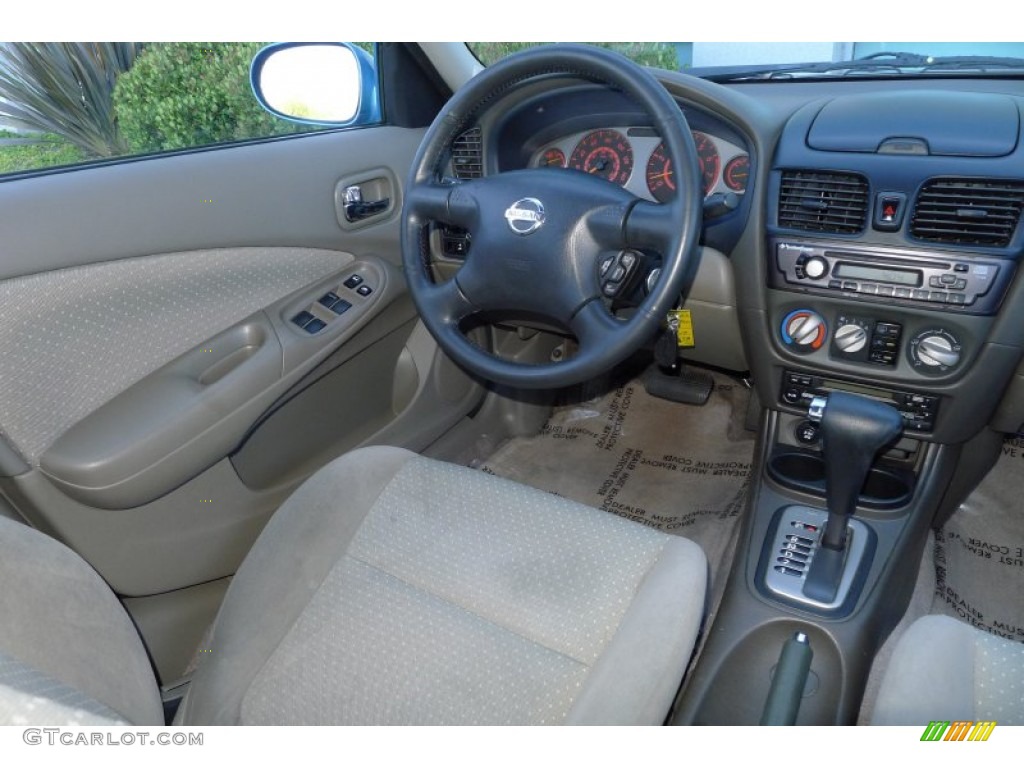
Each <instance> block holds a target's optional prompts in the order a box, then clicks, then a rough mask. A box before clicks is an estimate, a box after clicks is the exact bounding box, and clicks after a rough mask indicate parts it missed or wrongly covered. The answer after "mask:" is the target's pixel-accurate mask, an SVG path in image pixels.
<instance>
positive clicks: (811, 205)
mask: <svg viewBox="0 0 1024 768" xmlns="http://www.w3.org/2000/svg"><path fill="white" fill-rule="evenodd" d="M867 210H868V182H867V179H865V178H864V177H863V176H858V175H857V174H854V173H837V172H835V171H795V170H789V171H783V172H782V188H781V190H780V191H779V226H780V227H789V228H791V229H806V230H810V231H812V232H832V233H835V234H856V233H858V232H861V231H862V230H863V229H864V223H865V221H866V220H867Z"/></svg>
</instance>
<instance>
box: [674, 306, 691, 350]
mask: <svg viewBox="0 0 1024 768" xmlns="http://www.w3.org/2000/svg"><path fill="white" fill-rule="evenodd" d="M669 315H670V316H672V317H673V318H675V320H676V322H677V323H678V325H676V344H678V345H679V346H680V347H693V346H696V343H695V342H694V340H693V318H692V317H690V310H688V309H673V310H670V311H669Z"/></svg>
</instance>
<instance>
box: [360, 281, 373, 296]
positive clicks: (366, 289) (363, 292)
mask: <svg viewBox="0 0 1024 768" xmlns="http://www.w3.org/2000/svg"><path fill="white" fill-rule="evenodd" d="M356 293H358V294H359V295H360V296H369V295H370V294H371V293H373V288H371V287H370V286H368V285H367V284H366V283H363V284H362V285H359V286H356Z"/></svg>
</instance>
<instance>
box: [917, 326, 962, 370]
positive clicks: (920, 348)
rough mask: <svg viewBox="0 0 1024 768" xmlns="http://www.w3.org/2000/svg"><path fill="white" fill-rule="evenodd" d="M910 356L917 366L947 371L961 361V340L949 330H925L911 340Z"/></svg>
mask: <svg viewBox="0 0 1024 768" xmlns="http://www.w3.org/2000/svg"><path fill="white" fill-rule="evenodd" d="M910 356H911V359H912V360H913V361H914V364H915V365H916V366H925V367H926V369H931V370H933V371H935V372H941V371H945V370H948V369H949V368H952V367H954V366H955V365H956V364H957V363H959V362H960V342H959V341H957V338H956V337H955V336H954V335H953V334H951V333H950V332H949V331H945V330H939V331H925V332H924V333H922V334H920V335H918V336H917V337H916V338H915V339H914V340H913V341H911V342H910Z"/></svg>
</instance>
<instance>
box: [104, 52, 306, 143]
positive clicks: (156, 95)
mask: <svg viewBox="0 0 1024 768" xmlns="http://www.w3.org/2000/svg"><path fill="white" fill-rule="evenodd" d="M263 45H264V44H263V43H154V44H151V45H149V46H147V47H146V48H145V49H144V50H143V52H142V53H141V54H140V55H139V57H138V59H137V60H136V62H135V66H133V67H132V68H131V70H129V71H128V72H127V73H126V74H124V75H122V76H121V77H120V78H119V79H118V81H117V87H116V88H115V89H114V106H115V109H116V112H117V120H118V124H119V126H120V129H121V133H122V135H123V136H124V138H125V140H126V141H127V143H128V146H129V147H130V150H131V151H132V152H156V151H160V150H169V149H182V148H185V147H196V146H203V145H206V144H214V143H217V142H222V141H236V140H239V139H251V138H257V137H262V136H274V135H279V134H286V133H296V132H298V131H301V130H303V129H304V128H303V126H299V125H296V124H294V123H290V122H288V121H286V120H281V119H280V118H276V117H274V116H273V115H271V114H269V113H267V112H266V111H264V110H263V109H262V108H261V107H260V105H259V104H258V103H257V102H256V99H255V98H254V97H253V94H252V90H251V89H250V87H249V64H250V63H251V62H252V59H253V57H254V56H255V55H256V53H257V51H259V49H260V48H261V47H263Z"/></svg>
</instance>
